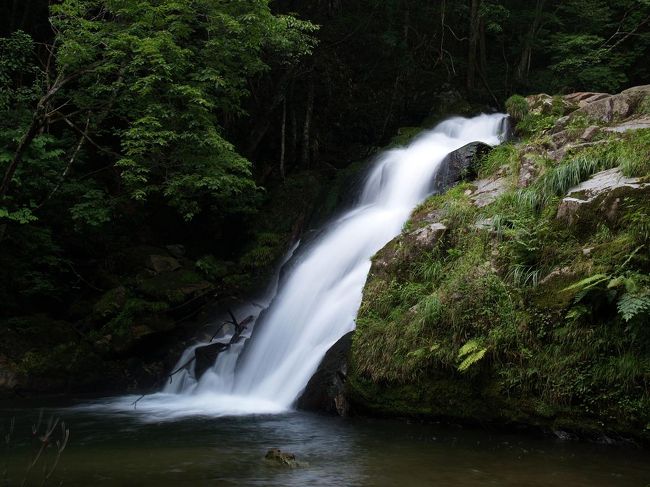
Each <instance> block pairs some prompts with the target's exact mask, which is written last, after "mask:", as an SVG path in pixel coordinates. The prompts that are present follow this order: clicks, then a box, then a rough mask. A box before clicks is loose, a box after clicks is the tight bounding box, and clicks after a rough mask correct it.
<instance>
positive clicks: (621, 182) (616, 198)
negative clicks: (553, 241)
mask: <svg viewBox="0 0 650 487" xmlns="http://www.w3.org/2000/svg"><path fill="white" fill-rule="evenodd" d="M649 196H650V183H644V182H642V180H641V179H639V178H627V177H625V176H623V174H622V173H621V170H620V169H618V168H614V169H608V170H607V171H601V172H599V173H597V174H595V175H594V176H592V177H591V178H590V179H589V180H587V181H585V182H583V183H581V184H579V185H578V186H575V187H573V188H571V189H570V190H569V191H568V192H567V195H566V197H565V198H564V199H563V200H562V202H561V203H560V206H559V207H558V211H557V219H558V220H561V221H563V222H564V223H566V224H568V225H588V226H592V225H595V224H596V223H597V222H598V221H603V219H605V221H608V222H610V223H615V222H616V221H617V220H618V217H619V215H620V208H621V205H622V204H624V200H625V199H627V200H628V201H629V200H634V199H639V200H644V199H646V198H648V197H649Z"/></svg>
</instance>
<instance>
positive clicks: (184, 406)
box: [138, 114, 505, 418]
mask: <svg viewBox="0 0 650 487" xmlns="http://www.w3.org/2000/svg"><path fill="white" fill-rule="evenodd" d="M504 127H505V124H504V115H501V114H494V115H480V116H477V117H474V118H470V119H465V118H452V119H450V120H447V121H445V122H443V123H441V124H439V125H438V126H437V127H435V128H434V129H432V130H429V131H426V132H424V133H423V134H421V135H420V136H418V137H417V138H416V139H415V140H414V141H413V142H411V143H410V144H409V145H408V146H407V147H403V148H397V149H391V150H388V151H386V152H384V153H383V154H381V155H380V156H379V157H378V158H377V160H376V161H375V164H374V166H373V168H372V169H371V171H370V172H369V173H368V175H367V177H366V180H365V182H364V185H363V189H362V191H361V192H360V194H359V195H358V197H357V200H356V202H355V203H354V205H353V207H352V208H350V209H349V210H348V211H347V212H345V213H344V214H342V215H341V216H340V217H339V218H338V219H335V220H333V221H331V222H330V223H329V224H328V225H326V226H325V227H324V228H323V229H322V231H321V232H320V235H319V237H317V238H316V239H314V240H313V241H311V242H309V243H308V244H306V246H305V248H302V249H300V248H299V249H298V250H297V252H296V256H295V257H294V258H293V260H292V261H291V262H290V265H289V268H288V269H287V271H286V273H285V275H284V276H283V278H282V280H281V282H280V284H279V286H278V288H277V292H276V293H275V297H274V298H273V299H272V301H271V302H270V304H269V306H268V309H267V310H266V312H265V314H264V315H263V316H262V317H261V318H260V320H259V323H257V324H256V325H255V330H254V332H253V333H252V336H251V337H250V339H249V343H248V344H247V345H246V350H245V353H243V354H242V350H243V349H244V346H243V344H242V343H239V344H237V345H234V346H232V347H231V348H230V349H228V350H227V351H225V352H223V353H222V354H221V355H220V356H219V358H218V359H217V361H216V363H215V364H214V366H213V367H212V368H211V369H209V370H208V371H206V372H205V373H204V374H203V376H202V377H201V378H200V380H198V381H197V380H195V379H194V378H193V377H192V376H191V375H190V374H189V373H188V372H183V373H181V374H177V375H176V376H174V378H173V381H172V383H171V384H170V385H168V386H167V387H166V388H165V390H164V391H163V393H159V394H154V395H152V396H148V397H147V398H145V399H143V400H142V401H141V403H139V404H138V409H142V410H145V411H147V412H148V413H149V414H153V415H154V416H158V417H159V418H161V417H168V416H174V415H187V414H209V415H223V414H249V413H263V412H278V411H283V410H286V409H288V408H290V407H291V405H292V403H293V402H294V401H295V399H296V398H297V396H298V395H299V394H300V392H301V391H302V389H303V388H304V387H305V385H306V384H307V382H308V381H309V379H310V377H311V376H312V374H313V373H314V372H315V370H316V369H317V367H318V365H319V363H320V361H321V359H322V358H323V356H324V355H325V353H326V352H327V350H328V349H329V348H330V347H331V346H332V345H333V344H334V343H335V342H336V341H337V340H338V339H339V338H341V337H342V336H343V335H344V334H346V333H347V332H349V331H351V330H353V329H354V327H355V322H354V320H355V317H356V313H357V311H358V309H359V305H360V303H361V296H362V291H363V286H364V284H365V281H366V277H367V275H368V271H369V270H370V264H371V262H370V259H371V257H372V256H373V255H374V254H375V253H376V252H377V251H378V250H380V249H381V248H382V247H383V246H384V245H385V244H386V243H388V242H389V241H390V240H391V239H392V238H394V237H395V236H396V235H398V234H399V233H400V231H401V229H402V227H403V225H404V223H405V222H406V221H407V219H408V218H409V215H410V213H411V212H412V210H413V209H414V208H415V206H416V205H417V204H418V203H420V202H422V201H423V200H424V199H425V198H426V197H427V196H428V194H430V192H431V188H432V181H433V179H434V176H435V174H436V171H437V170H438V168H439V167H440V165H441V163H442V162H443V161H444V159H445V157H446V156H447V154H449V153H450V152H452V151H454V150H456V149H458V148H460V147H462V146H464V145H465V144H467V143H469V142H473V141H481V142H484V143H487V144H491V145H496V144H498V143H500V142H501V139H502V136H503V134H504ZM224 338H225V340H227V339H228V336H225V337H224ZM192 352H193V348H190V349H188V350H187V351H186V353H185V354H184V356H183V358H181V360H180V361H179V363H184V361H186V360H187V359H188V358H189V357H191V354H192Z"/></svg>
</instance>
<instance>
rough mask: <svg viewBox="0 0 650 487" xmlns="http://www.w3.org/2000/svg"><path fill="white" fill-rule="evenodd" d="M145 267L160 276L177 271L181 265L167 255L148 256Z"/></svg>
mask: <svg viewBox="0 0 650 487" xmlns="http://www.w3.org/2000/svg"><path fill="white" fill-rule="evenodd" d="M147 267H149V268H150V269H152V270H153V271H155V272H157V273H159V274H160V273H162V272H173V271H175V270H178V269H180V268H181V264H180V263H179V262H178V261H177V260H176V259H175V258H174V257H170V256H169V255H150V256H149V262H148V263H147Z"/></svg>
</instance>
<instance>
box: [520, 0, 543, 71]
mask: <svg viewBox="0 0 650 487" xmlns="http://www.w3.org/2000/svg"><path fill="white" fill-rule="evenodd" d="M545 2H546V0H537V3H536V4H535V17H534V18H533V22H532V23H531V24H530V29H529V30H528V33H527V34H526V37H525V39H524V46H523V48H522V50H521V57H520V58H519V64H518V65H517V69H516V71H515V73H516V77H517V79H518V80H520V81H525V80H526V79H527V78H528V73H529V72H530V66H531V63H532V58H533V45H534V43H535V39H536V37H537V31H538V30H539V28H540V25H541V23H542V13H543V12H544V3H545Z"/></svg>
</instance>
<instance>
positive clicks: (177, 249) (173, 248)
mask: <svg viewBox="0 0 650 487" xmlns="http://www.w3.org/2000/svg"><path fill="white" fill-rule="evenodd" d="M165 248H166V249H167V252H169V253H170V254H171V255H173V256H174V257H176V258H177V259H181V258H183V257H185V246H184V245H180V244H176V245H166V246H165Z"/></svg>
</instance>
